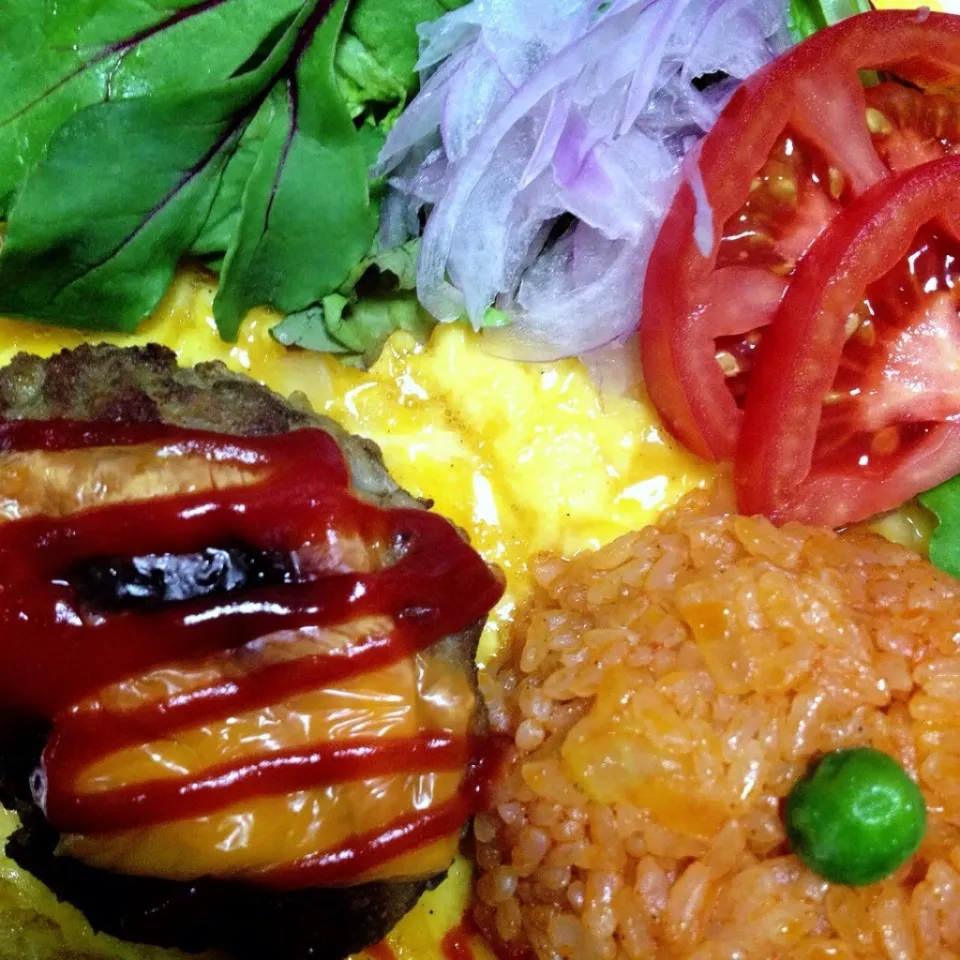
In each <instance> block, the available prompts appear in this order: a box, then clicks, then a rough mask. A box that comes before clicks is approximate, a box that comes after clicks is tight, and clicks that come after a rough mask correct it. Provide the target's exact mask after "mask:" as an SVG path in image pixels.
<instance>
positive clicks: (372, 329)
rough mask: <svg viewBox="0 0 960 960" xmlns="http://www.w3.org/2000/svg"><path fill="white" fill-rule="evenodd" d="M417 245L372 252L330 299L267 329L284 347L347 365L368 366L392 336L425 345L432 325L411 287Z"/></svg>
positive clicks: (414, 241)
mask: <svg viewBox="0 0 960 960" xmlns="http://www.w3.org/2000/svg"><path fill="white" fill-rule="evenodd" d="M419 249H420V241H419V240H410V241H408V242H407V243H405V244H403V245H402V246H400V247H394V248H393V249H390V250H384V251H382V252H377V251H375V252H372V253H371V254H370V256H368V257H365V258H364V259H363V260H361V261H360V262H359V263H358V264H357V265H356V267H354V269H353V270H352V271H351V273H350V276H349V277H348V278H347V280H346V281H345V282H344V283H343V284H341V286H340V288H339V290H338V291H337V292H336V293H332V294H330V295H328V296H326V297H324V298H323V299H322V300H321V301H320V302H319V303H317V304H314V305H313V306H310V307H308V308H307V309H306V310H301V311H300V312H298V313H291V314H290V315H289V316H288V317H287V318H286V319H285V320H283V321H282V322H281V323H279V324H277V326H275V327H274V328H273V335H274V336H275V337H276V338H277V340H279V341H280V343H282V344H284V345H285V346H296V347H303V348H305V349H307V350H320V351H322V352H324V353H335V354H338V355H339V356H340V357H341V359H343V360H344V361H345V362H348V363H359V364H364V365H367V364H370V363H372V362H373V361H374V360H375V359H376V358H377V357H378V356H379V355H380V351H381V350H382V349H383V345H384V343H385V342H386V340H387V338H388V337H389V336H390V334H391V333H392V332H393V331H394V330H407V331H408V332H410V333H412V334H413V335H414V336H416V337H417V338H418V339H425V338H426V336H427V334H429V332H430V329H431V328H432V327H433V323H434V321H433V319H432V318H431V317H430V316H429V315H428V314H427V313H426V312H425V311H424V310H423V309H422V308H421V307H420V304H419V303H418V302H417V298H416V296H415V295H414V292H413V291H414V290H415V289H416V285H417V254H418V252H419Z"/></svg>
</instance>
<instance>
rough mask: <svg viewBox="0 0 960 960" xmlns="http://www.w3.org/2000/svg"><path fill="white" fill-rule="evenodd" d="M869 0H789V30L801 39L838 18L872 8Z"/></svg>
mask: <svg viewBox="0 0 960 960" xmlns="http://www.w3.org/2000/svg"><path fill="white" fill-rule="evenodd" d="M872 9H873V6H872V4H871V3H870V0H790V13H789V24H790V32H791V33H792V34H793V37H794V39H795V40H798V41H799V40H803V39H805V38H806V37H809V36H810V35H811V34H814V33H816V32H817V31H818V30H823V29H825V28H826V27H829V26H830V25H831V24H834V23H836V22H837V21H838V20H845V19H846V18H847V17H852V16H853V15H854V14H855V13H866V12H867V11H868V10H872Z"/></svg>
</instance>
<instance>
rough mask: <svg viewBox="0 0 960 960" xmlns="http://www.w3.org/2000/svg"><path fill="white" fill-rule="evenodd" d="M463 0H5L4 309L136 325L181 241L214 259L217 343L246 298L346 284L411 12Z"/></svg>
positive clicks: (399, 81)
mask: <svg viewBox="0 0 960 960" xmlns="http://www.w3.org/2000/svg"><path fill="white" fill-rule="evenodd" d="M457 5H459V4H458V2H457V0H409V2H405V3H404V4H402V5H398V4H396V3H394V0H354V2H352V3H350V2H349V0H336V2H333V0H200V2H193V3H184V2H183V0H162V2H159V3H153V4H143V3H141V2H140V0H111V2H109V3H103V2H102V0H76V2H74V3H71V4H58V3H54V2H53V0H43V2H38V0H12V2H9V3H5V4H2V5H0V91H3V92H2V94H0V117H2V118H3V120H4V122H3V123H0V217H6V218H7V219H8V221H9V222H8V231H7V236H6V241H5V243H4V247H3V250H2V253H0V313H2V314H6V315H10V316H21V317H27V318H30V319H35V320H43V321H47V322H50V323H57V324H61V325H65V326H76V327H83V328H88V329H95V330H121V331H133V330H134V329H135V328H136V326H137V324H138V323H139V321H140V320H141V319H142V318H143V317H144V316H146V315H147V314H148V313H149V312H150V311H151V310H152V308H153V307H154V306H155V305H156V303H157V302H158V300H159V299H160V297H161V296H162V295H163V293H164V292H165V290H166V288H167V286H168V285H169V283H170V280H171V278H172V276H173V272H174V269H175V266H176V264H177V262H178V260H179V259H180V258H181V257H182V256H184V255H194V256H198V257H201V258H202V259H203V260H204V261H205V262H206V263H207V264H208V265H209V266H211V267H212V268H214V269H219V270H220V271H221V277H220V289H219V292H218V295H217V299H216V302H215V315H216V319H217V323H218V326H219V329H220V332H221V334H222V335H223V336H225V337H227V338H233V337H235V336H236V334H237V330H238V328H239V325H240V322H241V320H242V318H243V316H244V314H245V313H246V311H247V310H249V309H250V308H251V307H254V306H258V305H261V304H266V305H269V306H272V307H274V308H276V309H278V310H280V311H282V312H283V313H287V314H291V313H297V312H302V311H307V310H310V309H311V308H312V307H314V306H315V305H320V304H322V303H323V302H324V298H326V297H329V296H330V295H331V294H333V293H334V291H336V290H337V289H338V288H340V287H342V286H343V285H345V284H346V287H347V289H348V290H349V289H350V284H351V281H350V278H351V276H353V275H354V274H355V273H356V271H357V269H360V272H361V273H363V272H364V271H365V269H366V266H361V267H359V268H358V264H361V263H362V261H364V258H365V257H366V255H367V254H368V253H369V251H370V250H371V245H372V243H373V238H374V232H375V228H376V223H377V219H378V218H377V205H378V197H377V192H378V189H379V186H378V184H376V183H375V182H374V183H373V184H372V186H373V192H372V193H371V181H370V179H369V167H370V164H371V162H372V158H373V157H375V155H376V153H377V151H378V150H379V148H380V146H381V145H382V143H383V139H384V137H385V135H386V131H387V129H388V128H389V126H390V125H391V124H392V122H393V120H394V119H395V117H396V115H397V114H398V113H399V110H400V109H402V107H403V104H404V103H405V101H406V99H407V98H408V96H409V95H410V94H411V93H412V92H413V91H414V90H415V88H416V85H417V76H416V73H415V72H414V64H415V62H416V58H417V47H418V41H417V33H416V26H417V23H419V22H421V21H424V20H431V19H435V18H436V17H438V16H440V15H441V14H443V13H444V12H445V11H446V10H447V9H448V8H449V7H451V6H457ZM355 285H356V280H354V281H353V286H355ZM317 309H319V306H317ZM352 315H353V314H352ZM394 316H395V313H394V312H391V313H389V314H388V316H387V317H383V316H379V318H378V321H377V327H378V330H379V328H380V327H382V326H383V324H384V323H389V322H391V321H392V319H393V318H394ZM397 323H398V324H399V323H402V324H403V325H407V323H408V321H407V319H401V318H399V317H397ZM358 325H359V326H362V325H363V324H362V323H360V322H359V321H357V320H354V321H353V323H352V324H351V326H358ZM379 337H380V333H377V334H375V335H373V334H371V335H367V333H366V332H365V333H364V335H363V337H361V338H360V340H357V339H356V338H354V339H353V340H351V343H352V344H354V345H356V346H358V347H359V349H358V350H357V352H359V353H364V352H366V350H367V348H368V345H369V343H372V342H374V341H375V340H377V339H378V338H379ZM361 341H362V342H361ZM351 349H352V348H351Z"/></svg>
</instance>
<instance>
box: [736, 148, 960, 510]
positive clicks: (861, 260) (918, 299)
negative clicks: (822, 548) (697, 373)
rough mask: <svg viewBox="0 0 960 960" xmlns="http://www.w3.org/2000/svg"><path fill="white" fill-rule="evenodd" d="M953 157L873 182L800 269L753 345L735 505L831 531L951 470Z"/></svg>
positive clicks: (955, 393) (958, 365)
mask: <svg viewBox="0 0 960 960" xmlns="http://www.w3.org/2000/svg"><path fill="white" fill-rule="evenodd" d="M958 213H960V156H947V157H944V158H942V159H939V160H934V161H931V162H929V163H925V164H922V165H921V166H918V167H915V168H913V169H912V170H908V171H907V172H905V173H903V174H900V175H898V176H895V177H890V178H887V179H885V180H883V181H882V182H880V183H878V184H876V185H875V186H874V187H872V188H871V189H870V190H868V191H867V192H866V193H865V194H864V195H863V196H862V197H860V198H859V199H858V200H857V201H855V202H854V203H852V204H850V205H849V206H848V207H847V208H846V209H845V210H844V211H842V212H841V213H840V214H839V215H838V216H837V217H836V218H835V219H834V221H833V222H832V223H831V224H830V226H829V227H828V228H827V230H826V231H824V233H823V234H822V235H821V236H820V237H819V239H818V240H817V241H816V242H815V243H814V244H813V246H812V247H811V249H810V250H809V252H808V253H807V254H806V256H805V257H804V258H803V260H802V261H801V262H800V264H799V266H798V267H797V270H796V273H795V274H794V276H793V278H792V281H791V283H790V287H789V289H788V290H787V292H786V294H785V296H784V299H783V302H782V304H781V305H780V308H779V310H778V312H777V316H776V319H775V321H774V322H773V324H772V325H771V326H770V328H769V329H768V330H767V332H766V334H765V336H764V339H763V343H762V345H761V346H760V348H759V351H758V356H757V361H756V364H755V366H754V370H753V377H752V380H751V384H750V393H749V396H748V398H747V403H746V410H745V415H744V422H743V430H742V432H741V435H740V443H739V447H738V450H737V457H736V461H735V464H734V481H735V484H736V489H737V498H738V503H739V507H740V509H741V510H743V511H744V512H745V513H764V514H766V515H767V516H769V517H771V518H772V519H774V520H775V521H777V522H783V521H785V520H800V521H803V522H809V523H818V524H825V525H829V526H840V525H844V524H847V523H852V522H854V521H856V520H861V519H864V518H866V517H869V516H871V515H873V514H875V513H879V512H881V511H883V510H889V509H892V508H894V507H897V506H899V505H900V504H901V503H903V501H904V500H907V499H909V498H910V497H912V496H914V495H915V494H916V493H919V492H920V491H922V490H926V489H928V488H930V487H933V486H935V485H936V484H938V483H941V482H942V481H943V480H946V479H947V478H948V477H951V476H953V475H954V474H956V473H957V472H960V321H958V306H960V237H958V235H957V233H956V232H955V231H954V229H953V227H952V226H951V224H952V223H953V222H954V218H956V217H957V215H958Z"/></svg>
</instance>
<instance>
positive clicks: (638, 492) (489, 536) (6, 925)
mask: <svg viewBox="0 0 960 960" xmlns="http://www.w3.org/2000/svg"><path fill="white" fill-rule="evenodd" d="M213 293H214V290H213V287H212V285H211V283H210V281H209V279H208V278H207V277H206V276H205V275H203V274H201V273H194V272H184V273H183V274H182V275H181V276H180V277H179V279H178V281H177V282H176V283H175V285H174V286H173V288H172V289H171V291H170V292H169V293H168V295H167V297H166V298H165V300H164V301H163V303H162V304H161V305H160V307H159V308H158V309H157V311H156V312H155V314H154V316H153V317H152V318H151V319H149V320H148V321H147V322H145V323H144V324H143V325H142V327H141V329H140V330H139V331H138V333H137V334H136V336H134V337H122V336H109V337H94V336H92V335H84V334H81V333H77V332H74V331H67V330H58V329H54V328H50V327H44V326H37V325H32V324H26V323H23V322H18V321H10V320H0V364H5V363H7V362H8V361H9V360H10V358H11V357H12V356H13V355H14V354H15V353H16V352H18V351H21V350H24V351H29V352H33V353H38V354H44V355H45V354H50V353H53V352H56V351H57V350H60V349H62V348H64V347H73V346H76V345H77V344H79V343H81V342H83V341H84V340H86V339H91V340H92V339H109V340H111V341H113V342H116V343H124V344H134V343H146V342H149V341H155V342H159V343H162V344H165V345H167V346H169V347H171V348H172V349H174V350H175V351H176V352H177V353H178V355H179V357H180V360H181V362H182V363H184V364H194V363H199V362H202V361H205V360H214V359H219V360H222V361H223V362H224V363H226V364H227V365H228V366H229V367H231V368H232V369H234V370H238V371H241V372H244V373H247V374H249V375H250V376H252V377H254V378H256V379H258V380H261V381H262V382H264V383H265V384H267V385H268V386H270V387H272V388H273V389H274V390H276V391H278V392H279V393H282V394H284V395H289V394H291V393H293V392H295V391H301V392H302V393H304V394H305V395H306V396H307V397H308V399H309V400H310V402H311V403H312V405H313V406H314V408H315V409H316V410H318V411H321V412H323V413H327V414H329V415H331V416H333V417H335V418H336V419H337V420H339V421H340V422H341V423H343V425H344V426H345V427H346V428H347V429H349V430H351V431H353V432H356V433H359V434H363V435H365V436H368V437H371V438H372V439H373V440H375V441H376V442H377V443H378V444H379V445H380V447H381V449H382V450H383V454H384V459H385V461H386V465H387V468H388V469H389V470H390V472H391V474H393V476H394V477H395V478H396V479H397V481H398V482H399V483H401V484H402V485H403V486H405V487H406V488H407V489H408V490H410V491H411V492H412V493H414V494H415V495H417V496H423V497H430V498H432V499H433V500H434V502H435V509H436V510H438V511H439V512H441V513H443V514H444V515H445V516H447V517H450V518H451V519H452V520H453V521H454V522H456V523H457V524H459V525H460V526H461V527H463V528H464V529H465V530H467V531H468V532H469V534H470V537H471V540H472V542H473V544H474V546H475V547H476V548H477V549H478V550H479V551H480V552H481V553H482V554H483V555H484V557H485V558H486V559H488V560H489V561H491V562H493V563H496V564H498V565H499V566H500V567H501V568H502V569H503V570H504V572H505V573H506V575H507V580H508V590H507V594H506V596H505V597H504V599H503V601H502V602H501V603H500V605H499V606H498V608H497V609H496V610H495V611H494V613H493V615H492V616H491V618H490V623H489V626H488V629H487V631H486V633H485V635H484V639H483V643H482V647H481V660H484V659H486V658H488V657H489V656H490V655H491V653H492V652H493V651H494V650H495V649H496V646H497V643H498V640H499V638H500V637H501V636H502V635H503V632H504V630H505V628H506V626H507V625H508V623H509V621H510V617H511V613H512V611H513V610H514V608H515V606H516V605H517V604H518V603H521V602H522V601H523V599H524V596H525V595H526V593H527V591H528V590H529V583H530V582H529V575H528V570H527V563H528V559H529V557H530V556H531V555H532V554H534V553H536V552H538V551H541V550H551V551H553V550H560V551H563V552H565V553H568V554H569V553H573V552H576V551H577V550H580V549H582V548H584V547H587V546H598V545H600V544H601V543H604V542H606V541H608V540H610V539H612V538H614V537H616V536H618V535H619V534H621V533H624V532H626V531H628V530H635V529H637V528H639V527H641V526H643V525H645V524H646V523H648V522H650V521H652V520H654V519H655V518H656V517H657V515H658V514H659V513H660V511H661V510H662V509H663V508H664V507H665V506H667V505H668V504H670V503H673V502H674V501H675V500H677V499H678V498H679V497H680V496H681V495H682V494H683V493H685V492H686V491H687V490H689V489H690V488H692V487H694V486H696V485H698V484H701V483H704V482H705V481H706V480H708V479H709V477H710V475H711V469H710V468H709V467H708V466H706V465H704V464H701V463H700V462H698V461H696V460H695V459H693V458H692V457H691V456H690V455H688V454H686V453H685V452H683V451H682V450H681V449H680V448H679V447H678V446H677V445H676V444H675V443H674V442H673V441H672V440H670V439H669V438H668V437H667V436H666V435H665V434H664V432H663V430H662V428H661V427H660V426H659V423H658V421H657V418H656V414H655V413H654V412H653V410H652V409H651V408H650V406H649V405H648V404H647V403H645V402H643V401H642V400H638V399H632V398H628V397H605V396H602V395H601V394H600V392H599V391H598V390H597V388H596V387H595V386H594V384H593V382H592V381H591V379H590V377H589V376H588V375H587V373H586V371H585V370H584V368H583V367H582V365H581V364H580V363H579V362H577V361H563V362H559V363H551V364H519V363H515V362H511V361H508V360H501V359H497V358H495V357H492V356H489V355H488V354H486V353H484V352H483V351H482V350H481V349H480V347H479V341H478V338H477V337H476V336H475V335H474V334H473V333H471V332H470V331H469V330H468V329H466V328H465V327H463V326H461V325H453V326H444V327H440V328H438V329H437V330H436V332H435V333H434V335H433V337H432V339H431V341H430V342H429V343H428V344H426V345H421V344H418V343H417V342H416V341H414V340H413V339H412V338H411V337H410V336H408V335H406V334H402V333H400V334H396V335H395V336H394V337H393V338H392V339H391V340H390V342H389V343H388V344H387V347H386V349H385V350H384V352H383V355H382V356H381V357H380V360H379V361H378V362H377V363H376V364H375V365H374V367H373V368H372V369H371V370H368V371H360V370H356V369H352V368H348V367H345V366H344V365H342V364H341V363H339V362H338V361H337V360H335V359H333V358H331V357H327V356H321V355H318V354H313V353H307V352H300V351H291V350H287V349H286V348H284V347H282V346H280V345H279V344H277V343H276V342H275V341H274V340H273V339H272V338H271V337H270V335H269V328H270V326H271V325H272V323H274V322H275V318H274V317H273V316H272V315H270V314H268V313H266V312H258V313H254V314H252V315H251V316H250V317H249V318H248V320H247V322H246V324H245V326H244V329H243V331H242V332H241V336H240V339H239V341H238V342H237V343H236V344H225V343H223V342H222V341H221V340H220V338H219V336H218V335H217V332H216V327H215V324H214V322H213V319H212V311H211V306H212V300H213ZM12 827H13V818H12V816H11V815H9V814H5V813H3V812H2V811H0V836H4V835H5V834H6V833H7V832H9V830H10V829H12ZM469 885H470V876H469V868H468V866H467V865H466V864H465V863H462V862H459V863H458V864H456V866H455V868H454V869H453V870H452V871H451V874H450V876H449V878H448V880H447V881H446V883H444V884H443V885H442V886H441V887H440V888H438V889H437V890H436V891H434V892H432V893H430V894H427V895H426V896H425V897H424V899H423V900H422V901H421V904H420V906H418V908H417V909H415V910H414V911H413V912H412V913H411V914H410V915H409V916H408V917H407V918H406V919H405V920H404V921H402V922H401V924H400V925H399V927H398V928H397V930H396V931H395V932H394V934H392V935H391V937H390V939H389V942H390V945H391V946H392V948H393V950H394V952H395V953H396V954H397V956H398V958H399V960H441V954H440V948H439V943H440V940H441V938H442V936H443V934H444V933H445V932H446V931H447V930H449V929H450V928H451V927H452V926H454V925H455V924H456V923H457V922H458V921H459V919H460V915H461V914H462V912H463V910H464V907H465V904H466V901H467V896H468V892H469ZM28 931H29V932H28ZM26 942H29V943H30V945H31V947H32V948H33V952H32V953H31V954H30V956H32V957H36V958H38V960H39V958H44V960H46V958H51V957H62V956H64V954H65V953H66V952H68V951H69V955H70V956H71V957H84V958H86V957H91V958H92V957H111V958H114V957H116V958H121V957H123V958H134V957H137V958H140V960H147V958H153V957H160V956H163V957H169V956H170V952H169V951H156V950H151V949H145V948H131V947H129V946H126V945H123V944H120V943H119V942H118V941H114V940H110V939H109V938H105V937H100V936H95V935H94V934H93V933H92V932H91V931H90V929H89V927H88V926H87V925H86V924H85V923H84V922H83V920H82V919H81V918H80V917H79V915H78V914H77V913H76V912H75V911H74V910H72V909H71V908H69V907H65V906H63V905H60V904H57V903H56V901H55V899H54V898H53V897H52V896H51V895H50V893H49V892H48V891H46V890H45V889H44V888H43V887H42V886H41V885H40V884H38V883H37V882H36V881H34V880H33V879H32V878H30V877H27V876H25V875H24V874H22V873H21V872H20V871H18V870H16V869H15V868H14V867H13V865H12V864H11V863H10V862H9V861H3V860H0V957H11V958H12V957H17V958H18V960H22V958H23V957H24V956H26V955H25V954H24V952H23V946H24V944H25V943H26ZM8 945H9V946H8ZM14 945H16V946H15V949H14V952H12V953H11V952H5V951H9V949H10V947H11V946H14ZM478 956H479V951H478Z"/></svg>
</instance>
